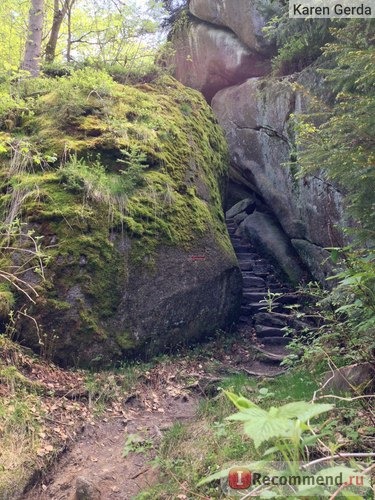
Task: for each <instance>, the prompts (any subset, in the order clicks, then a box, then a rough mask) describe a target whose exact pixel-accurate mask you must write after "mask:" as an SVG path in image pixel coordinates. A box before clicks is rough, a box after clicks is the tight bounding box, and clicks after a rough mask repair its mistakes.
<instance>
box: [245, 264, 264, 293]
mask: <svg viewBox="0 0 375 500" xmlns="http://www.w3.org/2000/svg"><path fill="white" fill-rule="evenodd" d="M240 267H241V266H240ZM243 287H244V288H260V287H266V282H265V281H264V279H263V278H260V277H259V276H251V277H250V276H249V277H245V278H243Z"/></svg>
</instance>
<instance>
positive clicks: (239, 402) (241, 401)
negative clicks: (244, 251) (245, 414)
mask: <svg viewBox="0 0 375 500" xmlns="http://www.w3.org/2000/svg"><path fill="white" fill-rule="evenodd" d="M224 393H225V395H226V396H227V398H228V399H229V400H230V401H231V402H232V403H233V404H234V406H235V407H236V408H238V409H239V410H242V409H244V408H258V406H257V405H256V404H255V403H253V402H252V401H250V399H247V398H244V397H243V396H237V394H234V393H233V392H230V391H224Z"/></svg>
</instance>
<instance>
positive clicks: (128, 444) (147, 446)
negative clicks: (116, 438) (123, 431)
mask: <svg viewBox="0 0 375 500" xmlns="http://www.w3.org/2000/svg"><path fill="white" fill-rule="evenodd" d="M152 448H153V442H152V441H151V440H148V439H145V438H144V437H142V436H140V435H139V434H129V435H128V436H127V438H126V441H125V444H124V449H123V452H122V456H123V457H124V458H125V457H127V456H128V455H129V453H145V452H146V451H148V450H151V449H152Z"/></svg>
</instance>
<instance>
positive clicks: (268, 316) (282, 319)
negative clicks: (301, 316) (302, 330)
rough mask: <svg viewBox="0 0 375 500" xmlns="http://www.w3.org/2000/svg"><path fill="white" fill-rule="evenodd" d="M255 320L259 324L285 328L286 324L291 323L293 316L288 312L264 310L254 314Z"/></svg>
mask: <svg viewBox="0 0 375 500" xmlns="http://www.w3.org/2000/svg"><path fill="white" fill-rule="evenodd" d="M254 320H255V323H256V324H257V325H267V326H272V327H276V328H283V327H284V326H286V325H289V324H290V320H291V317H290V316H288V315H287V314H279V313H269V312H266V311H263V312H260V313H258V314H257V315H256V316H254Z"/></svg>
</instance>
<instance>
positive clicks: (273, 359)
mask: <svg viewBox="0 0 375 500" xmlns="http://www.w3.org/2000/svg"><path fill="white" fill-rule="evenodd" d="M254 349H255V350H256V352H257V353H258V356H257V357H258V358H259V359H261V360H262V361H263V362H264V363H271V364H279V363H281V361H284V359H285V356H286V355H287V353H286V351H285V350H284V348H283V347H279V346H269V347H267V348H266V349H264V348H262V347H255V346H254ZM276 350H278V351H281V350H283V351H284V352H275V351H276Z"/></svg>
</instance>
